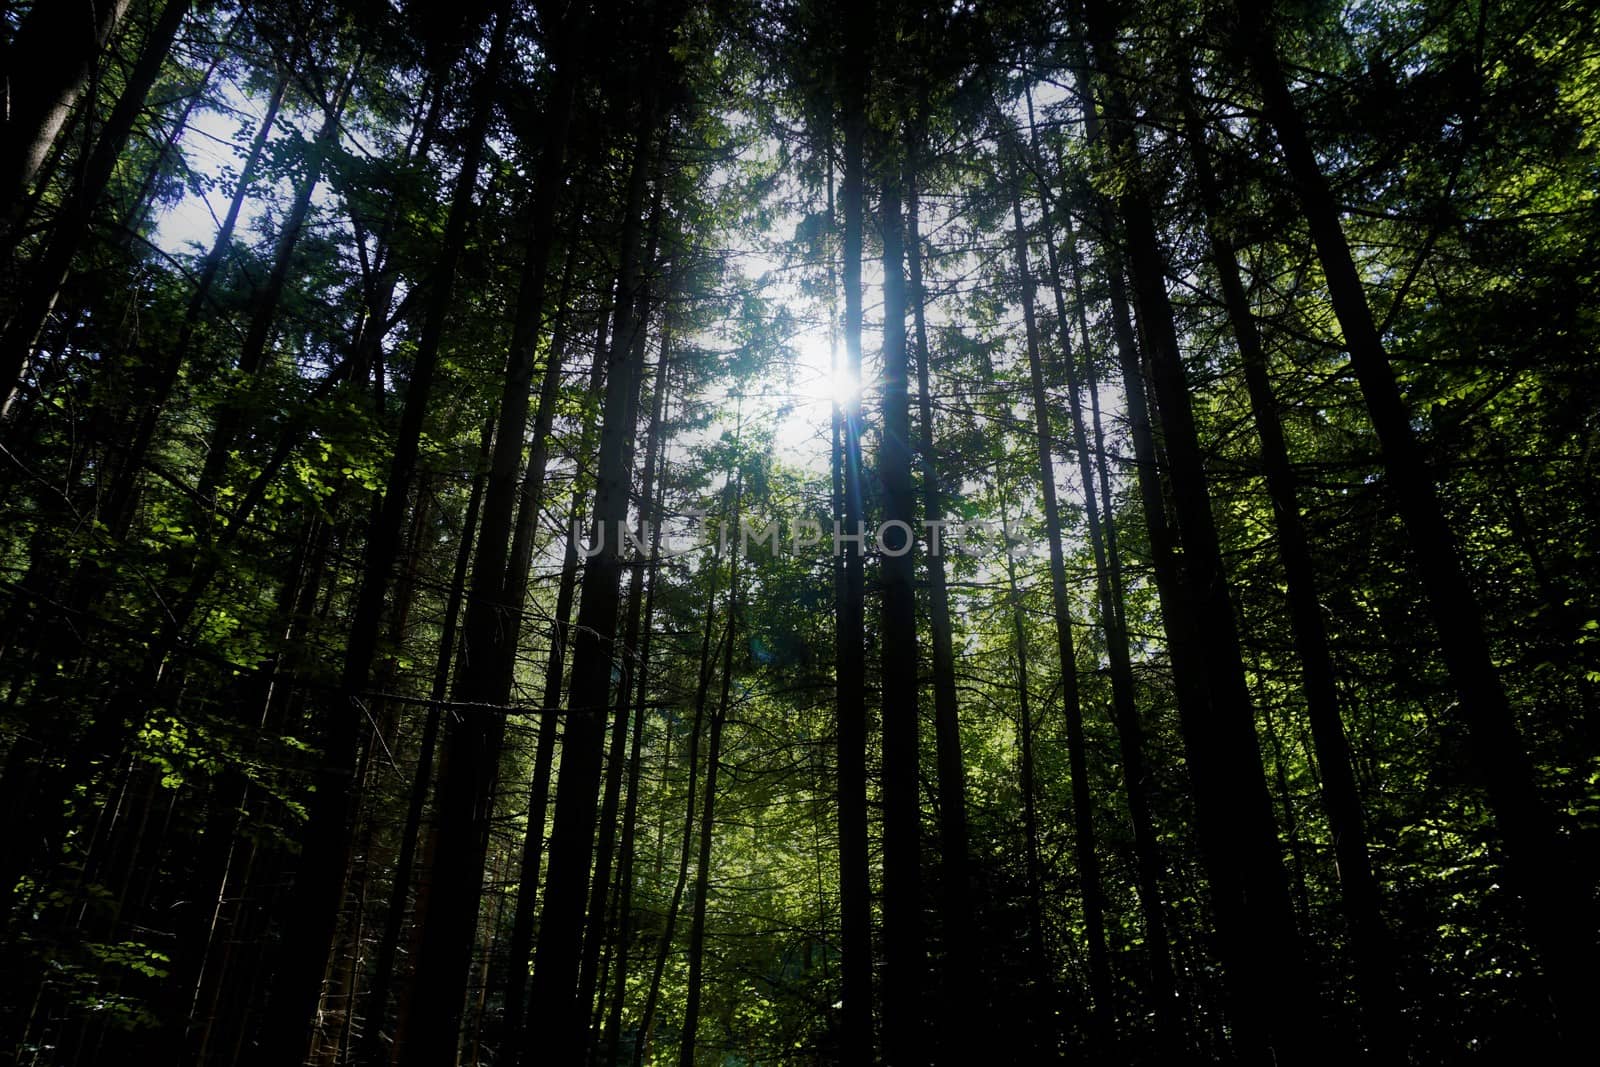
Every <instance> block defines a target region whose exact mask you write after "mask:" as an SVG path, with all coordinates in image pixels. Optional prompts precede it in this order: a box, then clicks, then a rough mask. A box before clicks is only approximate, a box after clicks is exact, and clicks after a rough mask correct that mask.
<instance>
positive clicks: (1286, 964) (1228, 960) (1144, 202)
mask: <svg viewBox="0 0 1600 1067" xmlns="http://www.w3.org/2000/svg"><path fill="white" fill-rule="evenodd" d="M1089 29H1090V35H1091V39H1092V40H1093V42H1094V46H1095V54H1096V58H1097V59H1098V61H1099V63H1100V65H1101V68H1102V69H1103V70H1105V71H1106V72H1107V76H1106V83H1107V85H1108V86H1109V88H1108V90H1107V96H1108V100H1109V104H1108V108H1107V112H1108V115H1109V131H1110V145H1111V148H1112V150H1113V152H1114V153H1115V158H1116V159H1117V160H1118V162H1119V163H1120V164H1121V165H1122V166H1124V167H1126V168H1127V169H1128V171H1129V172H1130V173H1133V174H1135V175H1137V174H1138V168H1139V166H1140V163H1141V161H1140V160H1139V157H1138V155H1137V148H1136V145H1135V137H1134V131H1133V129H1132V126H1131V120H1130V119H1129V118H1128V106H1127V104H1126V101H1125V100H1123V99H1122V96H1121V89H1120V83H1119V82H1118V78H1120V77H1121V73H1120V71H1121V67H1120V56H1119V55H1118V54H1117V52H1116V49H1115V47H1114V46H1113V45H1112V44H1111V40H1110V27H1109V26H1108V25H1107V24H1106V21H1105V13H1104V12H1101V11H1099V9H1094V11H1093V13H1092V15H1091V22H1090V26H1089ZM1118 209H1119V214H1120V218H1121V222H1122V227H1123V232H1124V233H1125V234H1126V238H1127V246H1128V264H1129V272H1130V276H1131V278H1132V281H1133V285H1134V292H1135V300H1136V306H1137V308H1138V311H1139V326H1140V330H1141V333H1142V336H1143V339H1144V343H1145V358H1146V359H1147V360H1148V362H1149V366H1150V375H1151V380H1152V383H1153V385H1154V388H1155V392H1156V397H1157V403H1158V412H1159V416H1160V422H1161V431H1162V443H1163V444H1164V445H1165V452H1166V456H1167V460H1168V463H1169V465H1170V472H1169V473H1170V487H1171V492H1172V499H1173V506H1174V512H1175V514H1176V516H1177V520H1178V532H1179V536H1180V538H1181V541H1182V547H1183V568H1184V580H1185V584H1186V586H1187V589H1188V599H1189V607H1190V609H1191V610H1193V611H1194V613H1195V614H1194V618H1195V620H1196V622H1197V623H1198V625H1197V626H1196V627H1195V628H1194V629H1195V632H1194V634H1193V635H1192V636H1194V637H1197V638H1198V640H1199V642H1200V644H1199V645H1198V648H1197V650H1196V651H1197V653H1198V658H1199V663H1200V666H1201V668H1202V670H1203V672H1204V674H1203V678H1204V680H1205V681H1204V684H1205V686H1206V690H1207V696H1208V699H1209V711H1208V712H1207V713H1206V714H1204V715H1203V717H1196V716H1194V715H1192V714H1185V715H1184V723H1183V726H1184V743H1185V745H1186V750H1187V754H1188V764H1189V771H1190V777H1191V780H1192V782H1193V785H1194V793H1195V811H1196V816H1197V821H1198V824H1199V825H1198V828H1199V832H1200V836H1201V847H1202V850H1203V852H1204V853H1205V857H1204V858H1205V860H1206V869H1207V874H1208V877H1209V880H1210V882H1211V888H1212V900H1213V906H1214V908H1215V909H1216V912H1217V925H1218V931H1219V934H1220V941H1221V945H1222V950H1223V964H1224V968H1225V972H1226V974H1227V978H1228V981H1229V983H1230V986H1231V987H1232V991H1233V996H1232V1003H1231V1007H1232V1012H1233V1016H1234V1019H1235V1022H1236V1023H1237V1029H1238V1033H1239V1039H1240V1043H1241V1046H1242V1048H1241V1051H1242V1053H1243V1054H1244V1056H1245V1057H1246V1058H1247V1059H1251V1060H1256V1059H1268V1058H1270V1057H1276V1058H1277V1059H1278V1060H1280V1061H1282V1060H1284V1059H1287V1060H1289V1061H1291V1062H1296V1061H1300V1060H1302V1059H1305V1058H1307V1057H1309V1056H1314V1055H1316V1054H1317V1053H1316V1051H1315V1050H1317V1048H1318V1041H1319V1036H1318V1035H1317V1033H1316V1031H1317V1030H1318V1028H1319V1015H1318V1012H1317V1010H1316V1006H1315V1004H1314V1002H1313V1000H1312V993H1311V989H1310V984H1309V982H1308V980H1307V976H1306V973H1305V966H1304V961H1303V958H1302V954H1301V949H1300V943H1299V936H1298V933H1297V931H1296V927H1295V921H1294V910H1293V907H1292V906H1291V904H1290V901H1289V894H1288V888H1287V885H1286V883H1285V879H1284V870H1283V864H1282V861H1281V858H1280V855H1279V849H1278V842H1277V826H1276V824H1275V822H1274V820H1273V816H1272V806H1271V799H1270V797H1269V794H1268V790H1267V784H1266V778H1265V773H1264V770H1263V765H1262V760H1261V748H1260V743H1259V740H1258V739H1257V736H1256V732H1255V713H1254V709H1253V707H1252V704H1251V700H1250V692H1249V688H1248V686H1247V685H1246V683H1245V676H1244V666H1243V661H1242V659H1241V655H1240V647H1239V634H1238V629H1237V624H1236V621H1235V616H1234V609H1233V598H1232V594H1231V592H1230V590H1229V587H1228V580H1227V574H1226V571H1225V569H1224V566H1223V562H1222V553H1221V546H1220V544H1219V542H1218V538H1217V530H1216V524H1215V521H1214V519H1213V518H1212V515H1211V497H1210V488H1209V479H1208V476H1207V474H1206V470H1205V465H1204V461H1203V459H1202V456H1201V451H1200V445H1199V438H1198V435H1197V431H1196V428H1195V424H1194V416H1193V413H1192V411H1191V408H1190V402H1189V385H1188V381H1187V376H1186V373H1185V371H1184V368H1183V362H1182V357H1181V354H1180V352H1179V349H1178V336H1177V327H1176V325H1175V323H1174V321H1173V316H1172V306H1171V304H1170V302H1169V300H1168V297H1167V291H1166V268H1165V264H1164V262H1163V259H1162V254H1161V249H1160V245H1159V242H1158V240H1157V236H1156V228H1155V220H1154V217H1153V214H1152V210H1151V207H1150V199H1149V196H1148V193H1147V192H1146V190H1145V189H1144V187H1143V183H1142V181H1141V180H1139V179H1137V178H1135V180H1134V181H1133V182H1132V183H1131V184H1129V185H1128V186H1126V187H1125V189H1124V191H1123V193H1122V195H1121V196H1120V197H1119V199H1118ZM1194 710H1198V709H1193V708H1191V709H1189V711H1190V712H1193V711H1194ZM1182 711H1184V709H1183V708H1182V707H1180V712H1182Z"/></svg>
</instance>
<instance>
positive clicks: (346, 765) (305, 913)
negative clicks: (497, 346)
mask: <svg viewBox="0 0 1600 1067" xmlns="http://www.w3.org/2000/svg"><path fill="white" fill-rule="evenodd" d="M508 13H509V12H508V10H506V9H503V10H502V11H501V12H500V13H499V16H498V17H497V20H496V25H495V31H494V35H493V39H492V41H491V43H490V47H489V53H488V56H487V59H486V63H485V68H484V71H483V73H482V74H480V75H479V78H478V84H477V85H476V86H475V88H474V93H473V104H472V117H471V119H470V120H469V122H468V126H467V130H466V140H465V143H466V145H467V154H466V157H465V158H464V159H463V160H462V165H461V170H460V171H459V172H458V174H457V177H456V183H455V188H454V190H453V191H452V195H451V203H450V212H449V217H448V219H447V220H446V223H445V233H444V241H443V245H442V247H441V250H440V258H439V261H438V264H437V267H436V273H435V274H434V276H433V277H431V278H430V279H429V280H428V282H427V284H428V285H429V287H430V288H429V293H428V304H427V311H426V314H425V315H424V318H423V324H422V331H421V334H420V336H419V337H418V340H417V349H416V356H415V359H414V361H413V363H412V369H411V378H410V381H409V383H408V384H407V388H406V398H405V404H404V407H403V408H402V410H401V413H400V425H399V427H398V429H397V431H396V435H395V446H394V455H393V456H392V457H391V459H390V462H389V471H388V475H387V477H386V479H385V485H384V494H383V501H382V503H381V504H380V505H379V506H378V507H377V508H375V510H374V512H373V514H372V520H371V523H370V525H369V527H368V530H367V541H366V554H365V558H364V561H363V566H362V576H361V586H360V589H359V592H358V593H357V596H356V603H355V611H354V615H353V617H352V619H351V623H350V630H349V636H348V638H347V641H346V644H345V660H344V668H343V674H342V677H341V679H340V689H339V697H338V701H337V703H336V704H335V706H334V707H333V708H332V709H331V712H330V714H328V715H327V717H326V719H327V727H326V732H325V734H324V737H323V763H322V766H321V768H320V770H319V773H318V775H317V788H316V791H315V792H314V793H313V795H312V800H311V804H310V811H309V815H308V818H307V823H306V829H305V834H304V838H303V847H302V851H301V856H300V868H299V874H298V876H297V877H296V879H295V888H294V891H293V894H292V896H291V898H290V902H291V903H290V915H291V919H290V927H289V930H288V932H287V934H286V936H285V939H284V952H283V954H282V956H281V958H280V961H279V964H278V972H277V976H276V979H275V983H274V1008H273V1015H272V1020H273V1022H272V1024H271V1025H270V1026H269V1027H268V1028H267V1034H268V1036H269V1038H270V1040H271V1041H272V1042H274V1043H277V1042H281V1044H275V1047H274V1049H273V1053H272V1054H273V1055H274V1056H276V1057H279V1058H280V1059H282V1061H283V1062H289V1060H288V1059H287V1057H299V1056H303V1055H304V1053H305V1049H306V1047H307V1043H308V1041H309V1036H310V1029H309V1028H310V1026H311V1025H312V1022H313V1017H314V1016H315V1014H316V1011H317V999H318V997H317V994H318V991H319V989H320V986H321V981H322V972H323V970H324V968H325V967H326V963H327V958H328V952H329V950H330V948H331V946H332V944H333V939H334V937H335V934H336V931H337V929H338V923H339V912H340V910H341V908H342V906H343V897H344V891H343V890H344V881H345V876H346V868H347V866H348V860H349V856H348V853H349V847H350V843H351V834H352V832H353V827H354V818H355V813H356V809H357V806H358V804H359V793H360V787H361V782H360V780H359V778H357V779H351V777H350V769H351V766H352V763H353V759H354V754H355V751H356V748H357V747H358V743H359V738H360V734H361V725H362V723H363V721H364V720H365V719H366V717H367V715H366V709H365V707H364V703H363V702H364V701H365V699H366V696H365V693H366V690H367V688H368V684H369V682H370V680H371V675H372V665H373V659H374V658H375V656H376V654H377V650H378V640H379V634H380V632H381V629H382V625H383V615H384V607H385V603H386V601H387V600H388V597H389V586H390V577H391V572H392V569H393V567H394V560H395V557H396V554H397V550H398V548H399V539H400V535H401V531H402V530H403V529H404V528H405V514H406V508H407V503H408V496H409V493H410V488H411V483H412V480H413V477H414V475H415V473H416V465H417V457H418V454H419V450H420V448H421V443H422V431H423V427H424V424H425V422H426V419H427V415H428V410H429V406H430V400H431V396H432V392H433V379H434V373H435V370H436V369H437V367H438V361H439V350H440V347H441V345H442V344H443V340H444V328H445V322H446V319H447V318H448V316H449V313H450V308H451V304H452V299H453V296H454V290H455V275H456V269H457V266H458V264H459V263H460V260H461V256H462V253H463V251H464V249H465V247H466V240H467V226H468V223H469V221H470V219H471V217H472V211H473V200H474V197H475V194H476V191H477V188H476V187H477V181H478V172H479V168H480V165H481V162H482V159H483V143H484V135H485V133H486V132H487V130H488V124H489V117H490V113H491V110H492V109H491V106H490V105H491V99H492V97H491V93H490V88H491V86H492V85H493V82H494V78H495V73H496V68H497V66H498V65H499V63H500V60H501V57H502V56H503V54H504V51H505V44H506V38H507V34H508V32H509V21H510V20H509V18H508V17H507V15H508ZM347 89H348V86H347ZM335 115H336V112H335V114H330V116H329V118H328V125H327V126H325V127H324V130H325V131H326V130H328V129H330V128H333V127H334V126H335V125H336V122H335ZM319 140H320V137H319ZM310 180H311V178H310V177H308V179H307V182H308V183H309V182H310ZM297 206H298V204H297ZM280 265H281V264H280ZM220 426H221V423H220V420H219V431H220ZM403 880H404V879H403V878H402V881H403ZM380 1011H381V1006H380Z"/></svg>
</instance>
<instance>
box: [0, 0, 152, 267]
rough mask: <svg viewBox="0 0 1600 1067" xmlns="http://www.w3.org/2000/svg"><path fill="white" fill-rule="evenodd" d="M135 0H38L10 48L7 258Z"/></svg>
mask: <svg viewBox="0 0 1600 1067" xmlns="http://www.w3.org/2000/svg"><path fill="white" fill-rule="evenodd" d="M128 3H129V0H56V2H53V3H52V2H49V0H46V2H44V3H35V4H34V5H33V7H32V8H30V9H29V11H28V14H27V17H26V18H24V19H23V20H22V25H21V26H20V27H18V29H17V36H16V38H15V40H14V41H13V42H12V43H11V46H10V47H9V48H7V49H6V68H7V69H6V72H5V84H4V87H3V90H0V92H3V93H4V97H3V106H0V115H3V116H4V118H3V120H0V204H5V205H6V208H5V211H6V213H7V216H6V219H5V233H4V239H5V241H6V258H7V260H9V258H10V254H11V252H12V251H13V250H14V248H15V245H14V241H15V236H14V235H15V233H16V231H17V229H18V228H20V227H21V226H22V225H23V224H24V223H25V222H26V221H27V220H26V219H25V218H24V217H22V216H21V215H20V214H19V213H18V211H17V209H19V208H22V207H23V206H25V205H26V204H27V203H28V190H29V189H30V188H31V187H32V186H33V184H34V180H35V179H36V178H37V177H38V176H39V174H40V171H41V167H42V165H43V163H44V160H45V157H46V156H47V155H48V154H49V152H50V148H51V146H52V145H54V144H55V142H56V138H57V137H58V136H59V135H60V133H61V129H62V127H63V126H65V125H66V121H67V116H68V114H70V113H71V111H72V109H73V107H74V106H76V104H77V102H78V98H79V97H81V96H82V95H83V91H84V89H85V88H86V87H87V86H88V84H89V76H90V74H91V73H93V71H94V69H95V65H96V64H97V63H98V62H99V60H100V56H101V53H103V52H104V51H105V50H106V45H107V44H108V43H109V42H110V40H111V35H112V33H113V32H114V31H115V30H116V28H117V24H118V23H119V22H120V21H121V20H122V16H123V14H124V13H126V12H127V10H128Z"/></svg>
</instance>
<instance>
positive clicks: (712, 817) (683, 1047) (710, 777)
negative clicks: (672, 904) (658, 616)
mask: <svg viewBox="0 0 1600 1067" xmlns="http://www.w3.org/2000/svg"><path fill="white" fill-rule="evenodd" d="M742 429H743V427H742V426H741V427H740V428H739V430H742ZM739 430H735V431H734V462H736V463H739V464H740V467H741V469H740V471H739V474H738V475H737V476H736V479H735V483H734V490H733V519H732V521H731V524H730V526H731V529H732V530H733V536H732V544H731V547H730V549H729V552H728V628H727V632H726V633H725V634H724V636H723V639H722V693H721V695H720V696H719V698H718V700H717V710H716V711H715V712H713V713H712V716H711V736H710V738H709V740H708V741H707V744H706V798H705V803H704V805H703V807H702V809H701V816H700V842H699V855H698V856H697V857H696V860H695V870H694V910H693V913H692V918H691V919H690V921H689V977H688V988H687V992H686V993H685V994H684V1007H683V1029H682V1031H681V1033H680V1034H679V1036H678V1067H694V1060H695V1046H696V1043H697V1041H698V1039H699V1033H700V1002H701V998H702V987H703V985H704V983H705V947H706V904H707V898H708V897H709V896H710V893H711V844H712V840H713V837H714V835H715V832H716V826H717V770H718V768H719V765H720V764H721V761H722V729H723V726H724V725H725V724H726V723H727V721H728V695H729V693H730V692H731V690H732V688H733V649H734V646H735V644H737V639H738V634H739V545H740V541H741V540H742V539H743V535H742V533H741V532H740V529H739V515H740V508H741V506H742V504H743V501H744V471H743V469H742V468H743V460H742V458H741V457H739V454H738V447H739V446H738V441H739V436H740V433H739Z"/></svg>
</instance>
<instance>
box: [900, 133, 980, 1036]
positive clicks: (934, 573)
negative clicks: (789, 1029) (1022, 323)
mask: <svg viewBox="0 0 1600 1067" xmlns="http://www.w3.org/2000/svg"><path fill="white" fill-rule="evenodd" d="M916 158H917V157H916V152H915V149H913V150H912V159H913V164H912V166H913V168H914V167H915V159H916ZM918 215H919V212H918V196H917V177H916V174H915V171H914V170H913V171H912V173H911V175H910V180H909V181H908V182H907V183H906V235H907V237H908V238H909V242H910V243H909V246H908V248H907V257H906V259H907V266H908V271H907V274H908V276H909V283H910V303H911V318H912V324H913V329H914V331H915V337H916V353H917V405H918V416H919V423H920V425H919V427H918V432H919V441H918V447H919V448H920V449H921V452H922V468H923V473H922V512H923V522H924V523H925V524H934V525H931V528H932V529H935V530H937V529H939V527H938V526H937V525H936V524H938V523H942V522H944V521H945V514H944V494H943V491H942V489H941V487H940V481H939V469H938V463H937V459H936V456H937V453H936V451H935V448H934V437H933V390H932V387H931V386H930V384H929V374H930V373H931V369H932V368H931V364H932V360H933V353H932V349H930V348H929V347H928V325H927V321H926V316H925V314H924V312H923V307H924V304H925V302H926V296H925V294H924V291H923V286H922V237H921V229H920V227H919V225H918V223H919V218H918ZM947 551H948V548H947V546H945V545H944V544H943V543H942V542H941V543H940V544H939V545H938V546H937V547H935V545H934V543H933V541H932V539H931V538H930V541H929V546H928V557H927V559H928V628H929V631H930V634H931V637H932V639H933V640H932V643H933V726H934V738H935V752H936V762H937V775H938V784H939V852H940V881H939V910H940V917H941V920H942V924H943V927H944V953H945V958H944V971H943V987H944V988H943V997H942V1000H941V1009H940V1010H941V1012H942V1013H943V1017H944V1020H945V1024H944V1026H943V1029H942V1032H941V1035H940V1042H939V1044H940V1056H941V1060H942V1062H944V1063H948V1064H952V1065H957V1064H966V1063H969V1062H971V1059H972V1057H974V1056H976V1055H979V1052H978V1049H979V1048H980V1047H981V1045H980V1042H979V1041H978V1040H977V1038H976V1035H975V1034H974V1033H973V1030H974V1027H973V1026H972V1024H971V1021H970V1014H969V1013H971V1014H981V1013H982V1012H983V1010H984V1006H983V1001H982V999H981V997H982V995H983V994H982V992H981V990H982V983H981V982H979V981H977V975H976V973H975V968H976V967H977V952H976V950H975V948H974V946H973V935H974V931H973V929H972V922H973V919H972V882H971V879H972V874H971V863H970V857H969V855H968V843H967V842H968V831H967V795H966V792H967V789H966V787H967V782H966V763H965V761H964V760H963V759H962V755H961V717H960V705H959V701H958V698H957V695H956V669H955V640H954V637H953V630H952V627H951V623H950V589H949V581H948V579H947V577H946V574H945V565H944V557H945V553H946V552H947Z"/></svg>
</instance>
